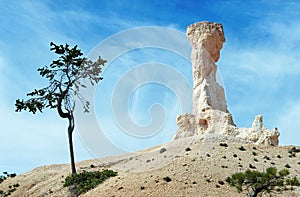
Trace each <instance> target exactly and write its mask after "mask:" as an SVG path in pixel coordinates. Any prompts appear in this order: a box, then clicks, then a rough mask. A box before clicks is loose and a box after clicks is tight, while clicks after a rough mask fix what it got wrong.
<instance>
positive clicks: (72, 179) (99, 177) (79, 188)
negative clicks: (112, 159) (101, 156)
mask: <svg viewBox="0 0 300 197" xmlns="http://www.w3.org/2000/svg"><path fill="white" fill-rule="evenodd" d="M117 175H118V173H117V172H115V171H113V170H107V169H105V170H103V171H95V172H87V171H84V172H82V173H80V174H72V175H70V176H68V177H66V179H65V182H64V187H68V186H75V193H76V195H80V194H82V193H85V192H87V191H89V190H90V189H93V188H95V187H96V186H97V185H99V184H100V183H102V182H103V181H105V180H106V179H108V178H109V177H114V176H117Z"/></svg>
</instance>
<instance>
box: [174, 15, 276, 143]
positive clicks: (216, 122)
mask: <svg viewBox="0 0 300 197" xmlns="http://www.w3.org/2000/svg"><path fill="white" fill-rule="evenodd" d="M186 34H187V37H188V40H189V41H190V43H191V45H192V54H191V60H192V72H193V83H194V84H193V88H194V89H193V113H192V114H190V113H186V114H183V115H179V116H177V125H178V130H177V132H176V135H175V137H174V139H178V138H183V137H189V136H194V135H207V134H211V135H207V136H217V138H222V139H223V138H225V139H231V140H234V141H237V142H246V143H255V144H269V145H278V143H279V141H278V137H279V131H278V130H277V128H275V129H273V130H268V129H266V128H265V127H264V126H263V117H262V116H261V115H257V116H256V117H255V120H254V122H253V124H252V127H251V128H238V127H236V126H235V124H234V123H233V120H232V115H231V114H230V113H229V111H228V109H227V104H226V99H225V93H224V89H223V87H222V86H221V85H220V84H218V82H217V80H216V72H217V65H216V62H217V61H218V60H219V58H220V50H221V49H222V46H223V43H224V42H225V37H224V31H223V27H222V25H221V24H220V23H213V22H207V21H204V22H198V23H195V24H192V25H190V26H189V27H188V28H187V33H186Z"/></svg>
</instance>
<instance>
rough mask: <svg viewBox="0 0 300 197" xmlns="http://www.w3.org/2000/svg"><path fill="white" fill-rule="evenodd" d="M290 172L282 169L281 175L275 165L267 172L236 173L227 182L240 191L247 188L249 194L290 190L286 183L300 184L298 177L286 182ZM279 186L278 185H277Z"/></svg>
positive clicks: (255, 194) (256, 194)
mask: <svg viewBox="0 0 300 197" xmlns="http://www.w3.org/2000/svg"><path fill="white" fill-rule="evenodd" d="M288 174H289V171H288V170H286V169H285V170H281V171H280V172H279V175H278V174H277V169H276V168H274V167H270V168H267V169H266V171H265V172H259V171H252V170H246V172H244V173H242V172H239V173H235V174H233V175H231V177H227V178H226V180H225V181H226V182H227V183H228V184H229V185H230V186H234V187H236V188H237V190H238V191H239V192H242V191H243V189H247V192H248V193H247V195H248V196H258V194H259V193H264V192H267V193H269V192H272V191H274V190H275V191H277V192H279V191H281V188H280V187H282V188H283V189H284V190H288V188H287V187H286V185H291V186H296V185H297V184H298V185H299V180H298V179H297V178H293V179H287V180H286V184H284V180H285V177H286V176H287V175H288ZM275 186H277V187H275Z"/></svg>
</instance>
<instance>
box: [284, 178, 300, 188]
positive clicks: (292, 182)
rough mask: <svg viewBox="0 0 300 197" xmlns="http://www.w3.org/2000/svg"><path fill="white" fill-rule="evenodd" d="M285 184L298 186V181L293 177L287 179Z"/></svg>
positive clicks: (299, 184)
mask: <svg viewBox="0 0 300 197" xmlns="http://www.w3.org/2000/svg"><path fill="white" fill-rule="evenodd" d="M285 182H286V184H287V185H291V186H300V181H299V180H298V179H297V177H294V178H292V179H287V180H286V181H285Z"/></svg>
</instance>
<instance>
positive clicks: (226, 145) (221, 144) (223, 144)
mask: <svg viewBox="0 0 300 197" xmlns="http://www.w3.org/2000/svg"><path fill="white" fill-rule="evenodd" d="M220 146H223V147H225V148H226V147H228V144H226V143H220Z"/></svg>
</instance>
